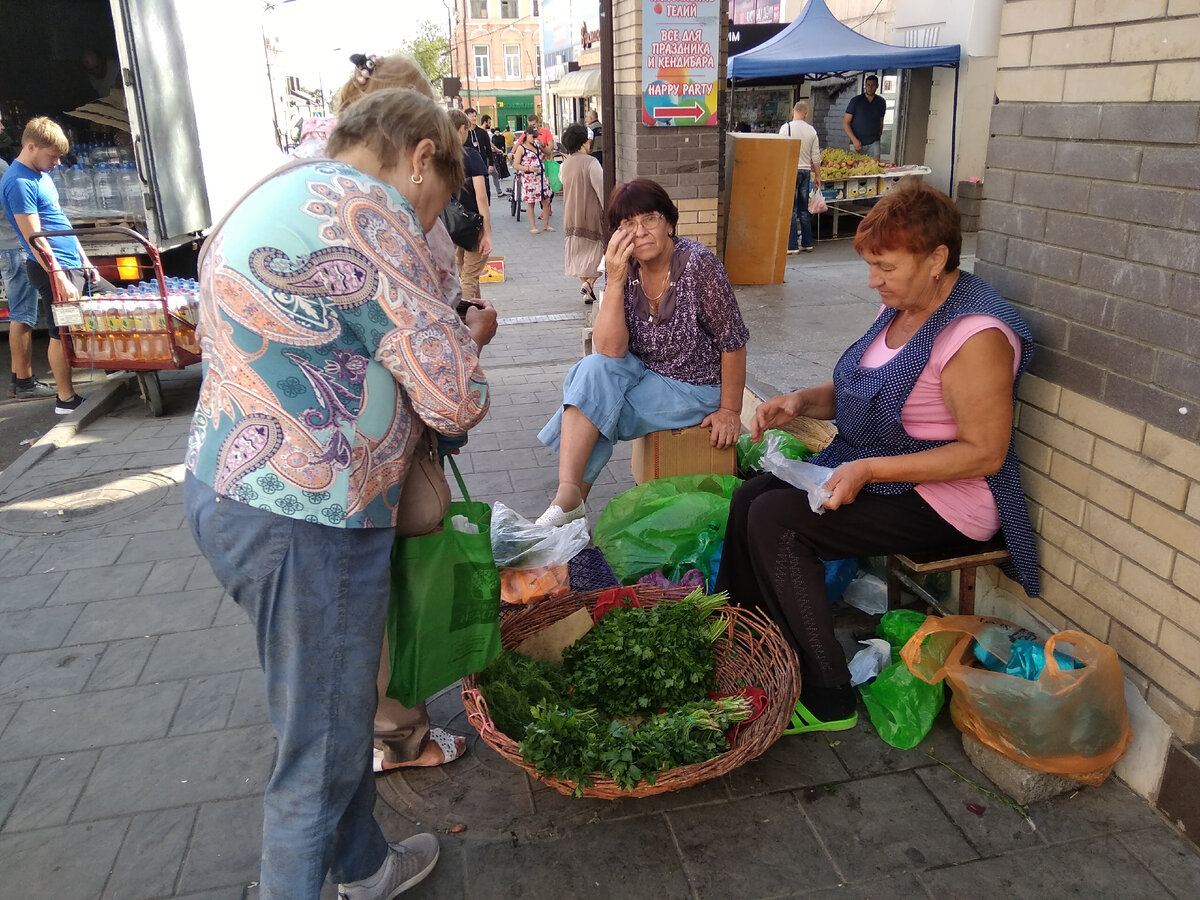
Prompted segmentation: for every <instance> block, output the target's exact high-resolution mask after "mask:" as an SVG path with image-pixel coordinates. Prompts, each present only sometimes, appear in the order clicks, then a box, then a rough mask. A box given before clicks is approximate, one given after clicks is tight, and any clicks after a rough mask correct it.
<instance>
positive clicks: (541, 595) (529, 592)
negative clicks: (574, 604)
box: [500, 563, 571, 603]
mask: <svg viewBox="0 0 1200 900" xmlns="http://www.w3.org/2000/svg"><path fill="white" fill-rule="evenodd" d="M570 591H571V581H570V576H569V574H568V570H567V564H566V563H555V564H554V565H550V566H538V567H537V568H533V569H511V568H509V569H501V570H500V600H501V601H502V602H504V603H536V602H537V601H538V600H547V599H550V598H552V597H562V596H564V595H565V594H568V593H570Z"/></svg>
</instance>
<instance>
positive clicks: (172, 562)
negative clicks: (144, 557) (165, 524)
mask: <svg viewBox="0 0 1200 900" xmlns="http://www.w3.org/2000/svg"><path fill="white" fill-rule="evenodd" d="M198 559H200V557H199V556H190V557H189V556H180V557H177V558H174V559H160V560H159V561H158V562H153V563H140V564H139V565H143V566H150V567H151V568H150V574H149V575H148V576H147V577H146V583H145V584H144V585H143V586H142V593H145V594H172V593H175V592H176V591H184V590H187V589H188V586H187V583H188V579H189V578H191V577H192V569H193V568H194V567H195V565H196V561H197V560H198ZM205 586H206V587H207V585H205Z"/></svg>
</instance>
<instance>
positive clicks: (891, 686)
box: [859, 609, 946, 750]
mask: <svg viewBox="0 0 1200 900" xmlns="http://www.w3.org/2000/svg"><path fill="white" fill-rule="evenodd" d="M925 619H926V616H925V614H924V613H919V612H916V611H914V610H911V609H894V610H892V611H890V612H886V613H884V614H883V618H881V619H880V621H879V627H878V629H877V632H878V634H879V636H880V637H882V638H884V639H885V640H887V642H888V643H889V644H891V645H892V664H891V665H890V666H888V667H887V668H886V669H884V670H883V671H882V672H880V673H879V674H878V675H877V676H876V677H875V680H874V681H871V682H869V683H867V684H863V685H860V686H859V691H860V692H861V693H862V696H863V702H864V703H865V704H866V706H867V713H868V714H869V715H870V717H871V724H872V725H874V726H875V731H876V732H877V733H878V735H879V736H880V737H881V738H882V739H883V740H884V741H885V742H886V743H888V744H891V745H892V746H893V747H895V748H896V749H898V750H911V749H912V748H913V747H915V746H917V744H919V743H921V741H923V740H924V739H925V735H927V734H929V729H931V728H932V727H933V720H934V719H936V718H937V715H938V713H939V712H941V711H942V705H943V704H944V703H945V702H946V689H945V687H944V686H943V684H942V683H941V682H939V683H938V684H928V683H927V682H925V681H922V680H921V679H920V678H918V677H917V676H915V675H914V674H913V673H912V672H911V671H909V668H908V666H907V665H905V664H904V662H902V661H900V660H899V652H900V648H901V647H903V646H904V645H905V644H906V643H907V642H908V639H909V638H911V637H912V636H913V635H914V634H916V632H917V629H919V628H920V627H921V625H922V623H924V621H925Z"/></svg>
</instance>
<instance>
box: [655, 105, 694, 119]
mask: <svg viewBox="0 0 1200 900" xmlns="http://www.w3.org/2000/svg"><path fill="white" fill-rule="evenodd" d="M702 115H704V107H703V106H700V105H695V106H660V107H659V108H658V109H656V110H654V118H656V119H689V118H690V119H698V118H700V117H701V116H702Z"/></svg>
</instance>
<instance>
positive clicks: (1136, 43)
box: [1112, 17, 1200, 63]
mask: <svg viewBox="0 0 1200 900" xmlns="http://www.w3.org/2000/svg"><path fill="white" fill-rule="evenodd" d="M1197 47H1200V17H1192V18H1183V19H1165V18H1158V19H1154V20H1152V21H1148V22H1135V23H1122V24H1119V25H1117V26H1116V29H1115V31H1114V33H1113V40H1112V62H1114V63H1140V62H1148V61H1164V60H1176V59H1191V58H1193V57H1195V56H1196V48H1197Z"/></svg>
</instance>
